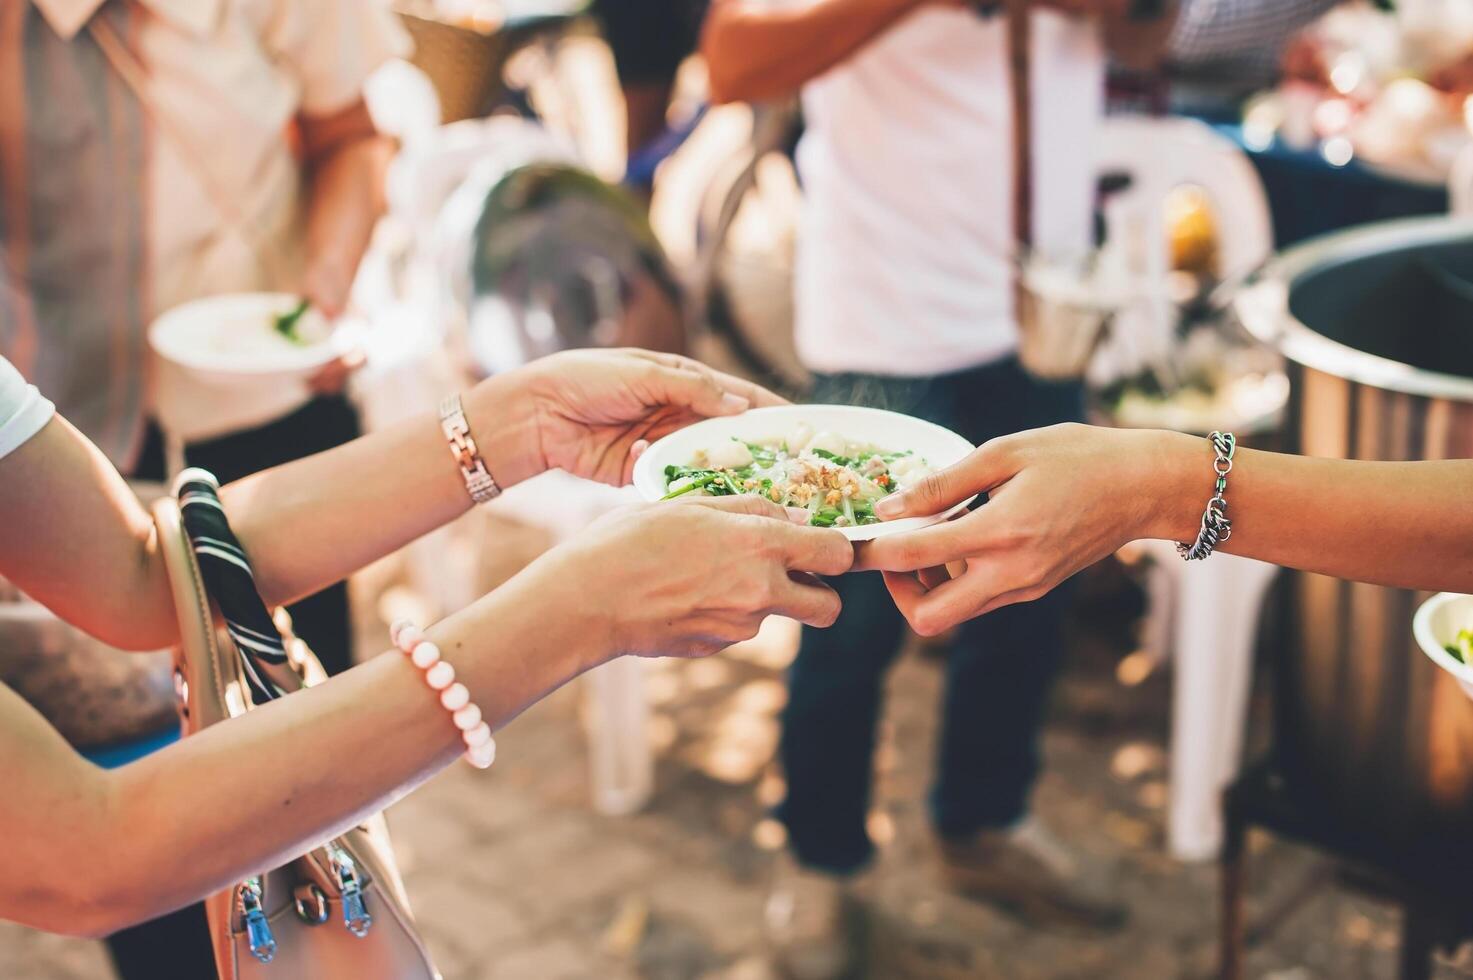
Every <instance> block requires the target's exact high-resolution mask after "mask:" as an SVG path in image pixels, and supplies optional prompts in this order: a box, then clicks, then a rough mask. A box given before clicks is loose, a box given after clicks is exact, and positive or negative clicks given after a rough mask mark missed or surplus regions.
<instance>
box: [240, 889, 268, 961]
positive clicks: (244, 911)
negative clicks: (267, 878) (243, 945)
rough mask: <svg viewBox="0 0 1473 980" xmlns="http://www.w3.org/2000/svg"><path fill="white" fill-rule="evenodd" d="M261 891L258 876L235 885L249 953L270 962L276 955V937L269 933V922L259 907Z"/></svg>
mask: <svg viewBox="0 0 1473 980" xmlns="http://www.w3.org/2000/svg"><path fill="white" fill-rule="evenodd" d="M263 891H264V890H263V888H262V887H261V879H260V877H259V876H257V877H255V878H247V879H246V880H245V881H243V882H241V883H240V884H239V885H238V886H237V887H236V902H237V904H238V905H239V906H240V914H241V915H242V916H243V917H244V918H245V930H246V940H247V941H248V942H249V943H250V946H251V955H252V956H254V957H255V958H256V959H258V960H260V961H261V962H262V963H270V962H271V960H272V958H273V957H274V956H275V955H276V937H275V936H273V935H272V934H271V923H269V922H267V921H266V912H265V911H264V910H263V909H262V908H261V897H262V894H263Z"/></svg>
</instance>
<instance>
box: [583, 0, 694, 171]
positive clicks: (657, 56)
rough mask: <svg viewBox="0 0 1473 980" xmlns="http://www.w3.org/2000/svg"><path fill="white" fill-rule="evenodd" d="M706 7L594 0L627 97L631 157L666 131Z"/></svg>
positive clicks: (666, 0) (670, 1)
mask: <svg viewBox="0 0 1473 980" xmlns="http://www.w3.org/2000/svg"><path fill="white" fill-rule="evenodd" d="M708 4H709V0H596V2H595V3H594V5H593V10H594V13H595V14H597V15H598V19H599V22H600V23H601V24H602V25H603V33H604V38H605V40H607V41H608V45H609V49H610V50H611V51H612V52H613V55H614V69H615V70H616V71H617V72H618V75H619V88H620V90H621V91H622V92H623V94H624V135H625V143H624V145H625V151H626V152H627V153H628V155H629V156H630V158H631V159H633V158H636V157H638V155H639V154H640V152H641V151H643V150H647V149H648V148H649V147H650V145H651V144H652V143H654V142H655V141H656V140H657V139H658V138H659V137H660V136H661V135H662V134H663V133H664V132H665V124H666V114H667V113H668V112H669V110H670V98H671V96H672V95H673V94H674V92H675V76H676V74H677V73H678V72H679V71H680V66H681V63H682V62H684V61H685V59H686V58H688V57H690V56H691V55H692V54H693V53H694V52H695V50H696V40H697V38H698V36H699V34H700V29H701V21H702V19H703V18H704V17H705V16H706V8H707V6H708ZM645 189H646V190H648V188H645Z"/></svg>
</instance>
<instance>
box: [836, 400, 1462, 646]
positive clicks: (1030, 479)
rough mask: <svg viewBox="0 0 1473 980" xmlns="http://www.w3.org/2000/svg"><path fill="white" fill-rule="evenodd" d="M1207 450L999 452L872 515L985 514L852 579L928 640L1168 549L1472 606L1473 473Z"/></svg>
mask: <svg viewBox="0 0 1473 980" xmlns="http://www.w3.org/2000/svg"><path fill="white" fill-rule="evenodd" d="M1214 437H1215V438H1211V439H1202V438H1200V437H1197V436H1188V435H1182V434H1181V433H1176V432H1158V431H1148V430H1119V429H1104V428H1096V427H1093V426H1085V425H1063V426H1054V427H1052V428H1048V429H1038V430H1035V431H1032V432H1022V433H1018V434H1017V435H1012V436H1007V437H1004V438H1001V439H995V440H992V441H991V442H988V443H987V444H985V445H983V446H982V447H981V448H979V449H977V450H976V451H975V452H974V453H973V454H972V455H971V456H969V457H968V458H967V459H965V460H963V461H962V462H961V463H958V464H957V465H955V466H953V467H950V468H948V469H946V470H943V471H940V472H938V473H935V474H933V475H932V477H931V478H930V479H928V480H927V481H926V482H925V483H923V484H921V485H919V486H916V487H914V488H911V489H909V490H906V491H904V492H902V493H898V494H896V495H894V496H893V497H889V498H886V500H885V501H884V502H882V504H881V505H880V506H877V507H876V508H875V509H876V512H877V513H879V514H880V516H882V517H884V518H886V519H895V518H899V517H907V516H913V515H920V514H934V513H937V512H939V511H941V510H944V509H946V507H948V506H950V505H951V504H953V503H955V502H957V501H960V500H965V499H967V498H968V497H970V496H972V494H974V493H978V492H983V493H986V494H987V495H988V501H987V503H986V504H985V505H983V506H981V507H979V508H977V509H976V510H974V511H972V512H971V513H969V514H966V515H964V516H962V517H960V518H958V519H956V520H953V521H950V522H947V523H945V524H939V525H933V526H932V527H929V528H924V529H922V530H920V531H916V532H914V533H911V534H904V535H896V536H894V537H888V538H882V539H880V540H877V541H873V542H870V543H868V544H867V545H865V546H864V547H863V549H862V550H861V551H860V554H859V556H858V558H857V559H856V567H862V568H871V569H880V570H883V571H885V573H886V582H887V584H888V585H889V587H890V592H891V594H892V595H893V596H894V597H895V600H896V602H897V604H899V606H900V608H901V610H902V611H903V612H904V613H905V615H906V618H907V619H909V620H910V622H911V625H912V626H914V627H915V628H916V629H917V630H918V631H920V632H921V633H925V634H934V633H938V632H941V631H943V630H945V629H948V628H949V627H951V626H953V625H955V624H956V623H958V622H961V621H963V620H966V619H970V618H973V617H975V616H979V615H982V614H983V613H986V612H990V611H991V610H993V609H996V608H998V607H1000V606H1005V605H1008V604H1010V603H1014V602H1022V601H1026V600H1030V599H1034V598H1037V597H1038V596H1040V595H1042V594H1044V593H1046V592H1048V591H1049V590H1050V589H1052V588H1054V586H1056V585H1058V584H1059V583H1060V582H1062V581H1064V580H1065V579H1067V578H1069V577H1070V576H1071V575H1073V574H1074V573H1075V572H1077V571H1079V570H1080V569H1082V568H1084V567H1086V566H1088V565H1091V564H1093V563H1094V562H1096V561H1098V560H1100V559H1101V558H1104V557H1105V556H1107V555H1109V554H1112V553H1113V552H1114V551H1115V550H1116V549H1118V548H1119V547H1121V546H1122V545H1124V544H1126V543H1128V542H1130V541H1134V540H1138V539H1142V538H1158V539H1164V540H1171V541H1176V542H1178V543H1179V545H1180V547H1179V551H1181V553H1182V554H1183V557H1186V558H1189V559H1199V558H1208V556H1209V555H1210V554H1211V553H1212V552H1213V551H1214V550H1217V551H1223V552H1228V553H1231V554H1235V555H1243V556H1246V557H1249V558H1257V559H1260V560H1263V561H1267V562H1273V563H1274V564H1277V565H1283V566H1286V567H1289V568H1297V569H1302V570H1304V571H1310V572H1318V573H1321V574H1324V575H1333V576H1336V577H1338V578H1345V579H1351V580H1355V581H1360V582H1370V583H1374V584H1377V585H1387V586H1393V587H1398V588H1409V589H1427V590H1447V591H1452V592H1473V460H1467V459H1456V460H1436V461H1428V462H1365V461H1359V460H1342V459H1318V458H1310V457H1304V456H1291V455H1286V454H1282V453H1269V452H1262V451H1258V450H1252V449H1244V448H1242V447H1239V446H1237V445H1236V444H1235V443H1234V442H1233V440H1231V438H1230V437H1228V436H1227V434H1226V433H1214ZM1204 508H1205V509H1204ZM1229 515H1231V516H1229ZM948 565H949V566H950V567H951V569H952V571H953V572H955V573H957V574H956V576H955V577H953V576H952V575H951V574H949V573H948V572H947V571H946V566H948Z"/></svg>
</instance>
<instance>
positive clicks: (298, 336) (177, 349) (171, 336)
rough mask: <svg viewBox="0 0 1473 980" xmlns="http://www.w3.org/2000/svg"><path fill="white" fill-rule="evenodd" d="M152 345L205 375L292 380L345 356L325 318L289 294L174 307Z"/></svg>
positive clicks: (153, 332)
mask: <svg viewBox="0 0 1473 980" xmlns="http://www.w3.org/2000/svg"><path fill="white" fill-rule="evenodd" d="M148 341H149V343H150V344H151V345H152V346H153V349H154V350H155V351H156V352H157V353H158V355H159V356H160V357H162V358H164V359H165V360H167V361H172V362H173V363H175V364H178V365H181V366H183V367H185V368H189V369H191V370H193V371H196V372H200V373H203V374H217V375H227V376H239V375H242V374H249V375H261V374H273V375H293V374H299V373H309V372H312V371H314V370H316V369H318V368H320V367H322V366H323V365H324V364H327V363H328V362H329V361H331V360H332V359H333V358H335V357H337V356H339V355H340V354H341V353H342V347H341V345H340V343H339V341H338V338H337V337H336V336H335V335H334V331H333V327H332V324H331V323H330V322H328V320H327V318H326V317H324V316H323V315H322V314H321V313H319V312H318V311H317V310H316V309H313V308H312V307H311V306H310V305H308V304H306V302H305V301H303V300H302V299H300V298H299V297H296V296H293V295H291V294H289V293H231V294H227V295H223V296H210V297H207V298H205V299H199V300H195V301H193V302H190V303H185V304H183V305H182V306H176V307H174V308H173V309H172V310H169V311H168V312H167V313H165V314H164V315H163V316H161V317H159V318H158V319H157V320H155V321H154V323H153V326H151V327H150V328H149V331H148Z"/></svg>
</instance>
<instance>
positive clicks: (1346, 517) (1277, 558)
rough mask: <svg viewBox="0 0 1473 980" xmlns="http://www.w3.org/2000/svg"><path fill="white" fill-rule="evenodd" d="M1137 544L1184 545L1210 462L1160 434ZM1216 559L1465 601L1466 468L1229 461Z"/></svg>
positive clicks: (1469, 574)
mask: <svg viewBox="0 0 1473 980" xmlns="http://www.w3.org/2000/svg"><path fill="white" fill-rule="evenodd" d="M1158 438H1159V448H1158V449H1157V450H1156V453H1157V454H1158V455H1157V458H1158V459H1159V463H1158V465H1157V467H1156V472H1157V476H1156V477H1155V478H1154V479H1153V480H1152V481H1151V486H1152V492H1151V496H1152V499H1153V500H1154V501H1155V502H1156V506H1155V507H1154V508H1153V509H1154V513H1153V514H1151V515H1150V516H1148V517H1147V518H1146V523H1145V524H1144V526H1143V531H1144V533H1143V535H1142V536H1145V537H1155V538H1168V539H1172V540H1177V541H1191V540H1193V539H1194V538H1195V537H1196V534H1197V530H1198V526H1199V524H1200V521H1201V515H1202V508H1203V507H1204V506H1205V505H1206V503H1207V498H1208V496H1210V492H1211V489H1212V487H1211V477H1212V474H1211V468H1210V464H1211V458H1212V457H1211V452H1210V450H1209V449H1208V447H1207V445H1206V443H1205V442H1204V441H1203V440H1201V439H1198V438H1195V437H1192V436H1184V435H1179V434H1176V433H1163V434H1160V436H1159V437H1158ZM1226 496H1227V500H1228V516H1229V517H1230V518H1231V519H1232V521H1233V530H1232V535H1231V537H1230V538H1229V539H1228V541H1227V542H1225V543H1224V544H1222V545H1221V546H1220V550H1222V551H1225V552H1228V553H1230V554H1238V555H1245V556H1247V557H1251V558H1259V559H1262V560H1263V561H1268V562H1272V563H1274V564H1276V565H1284V566H1286V567H1290V568H1298V569H1303V570H1305V571H1312V572H1321V573H1323V574H1326V575H1333V576H1336V577H1337V578H1345V579H1352V580H1355V581H1358V582H1373V583H1376V584H1380V585H1390V586H1399V587H1403V588H1415V589H1429V590H1432V589H1437V590H1448V591H1454V592H1473V506H1469V501H1470V499H1473V460H1444V461H1439V462H1415V463H1405V462H1403V463H1391V462H1365V461H1359V460H1339V459H1319V458H1313V457H1306V456H1289V455H1284V454H1280V453H1267V452H1261V451H1257V450H1252V449H1240V450H1238V452H1237V454H1236V456H1235V462H1234V466H1233V471H1232V474H1231V475H1230V476H1229V477H1228V492H1227V495H1226Z"/></svg>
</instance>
